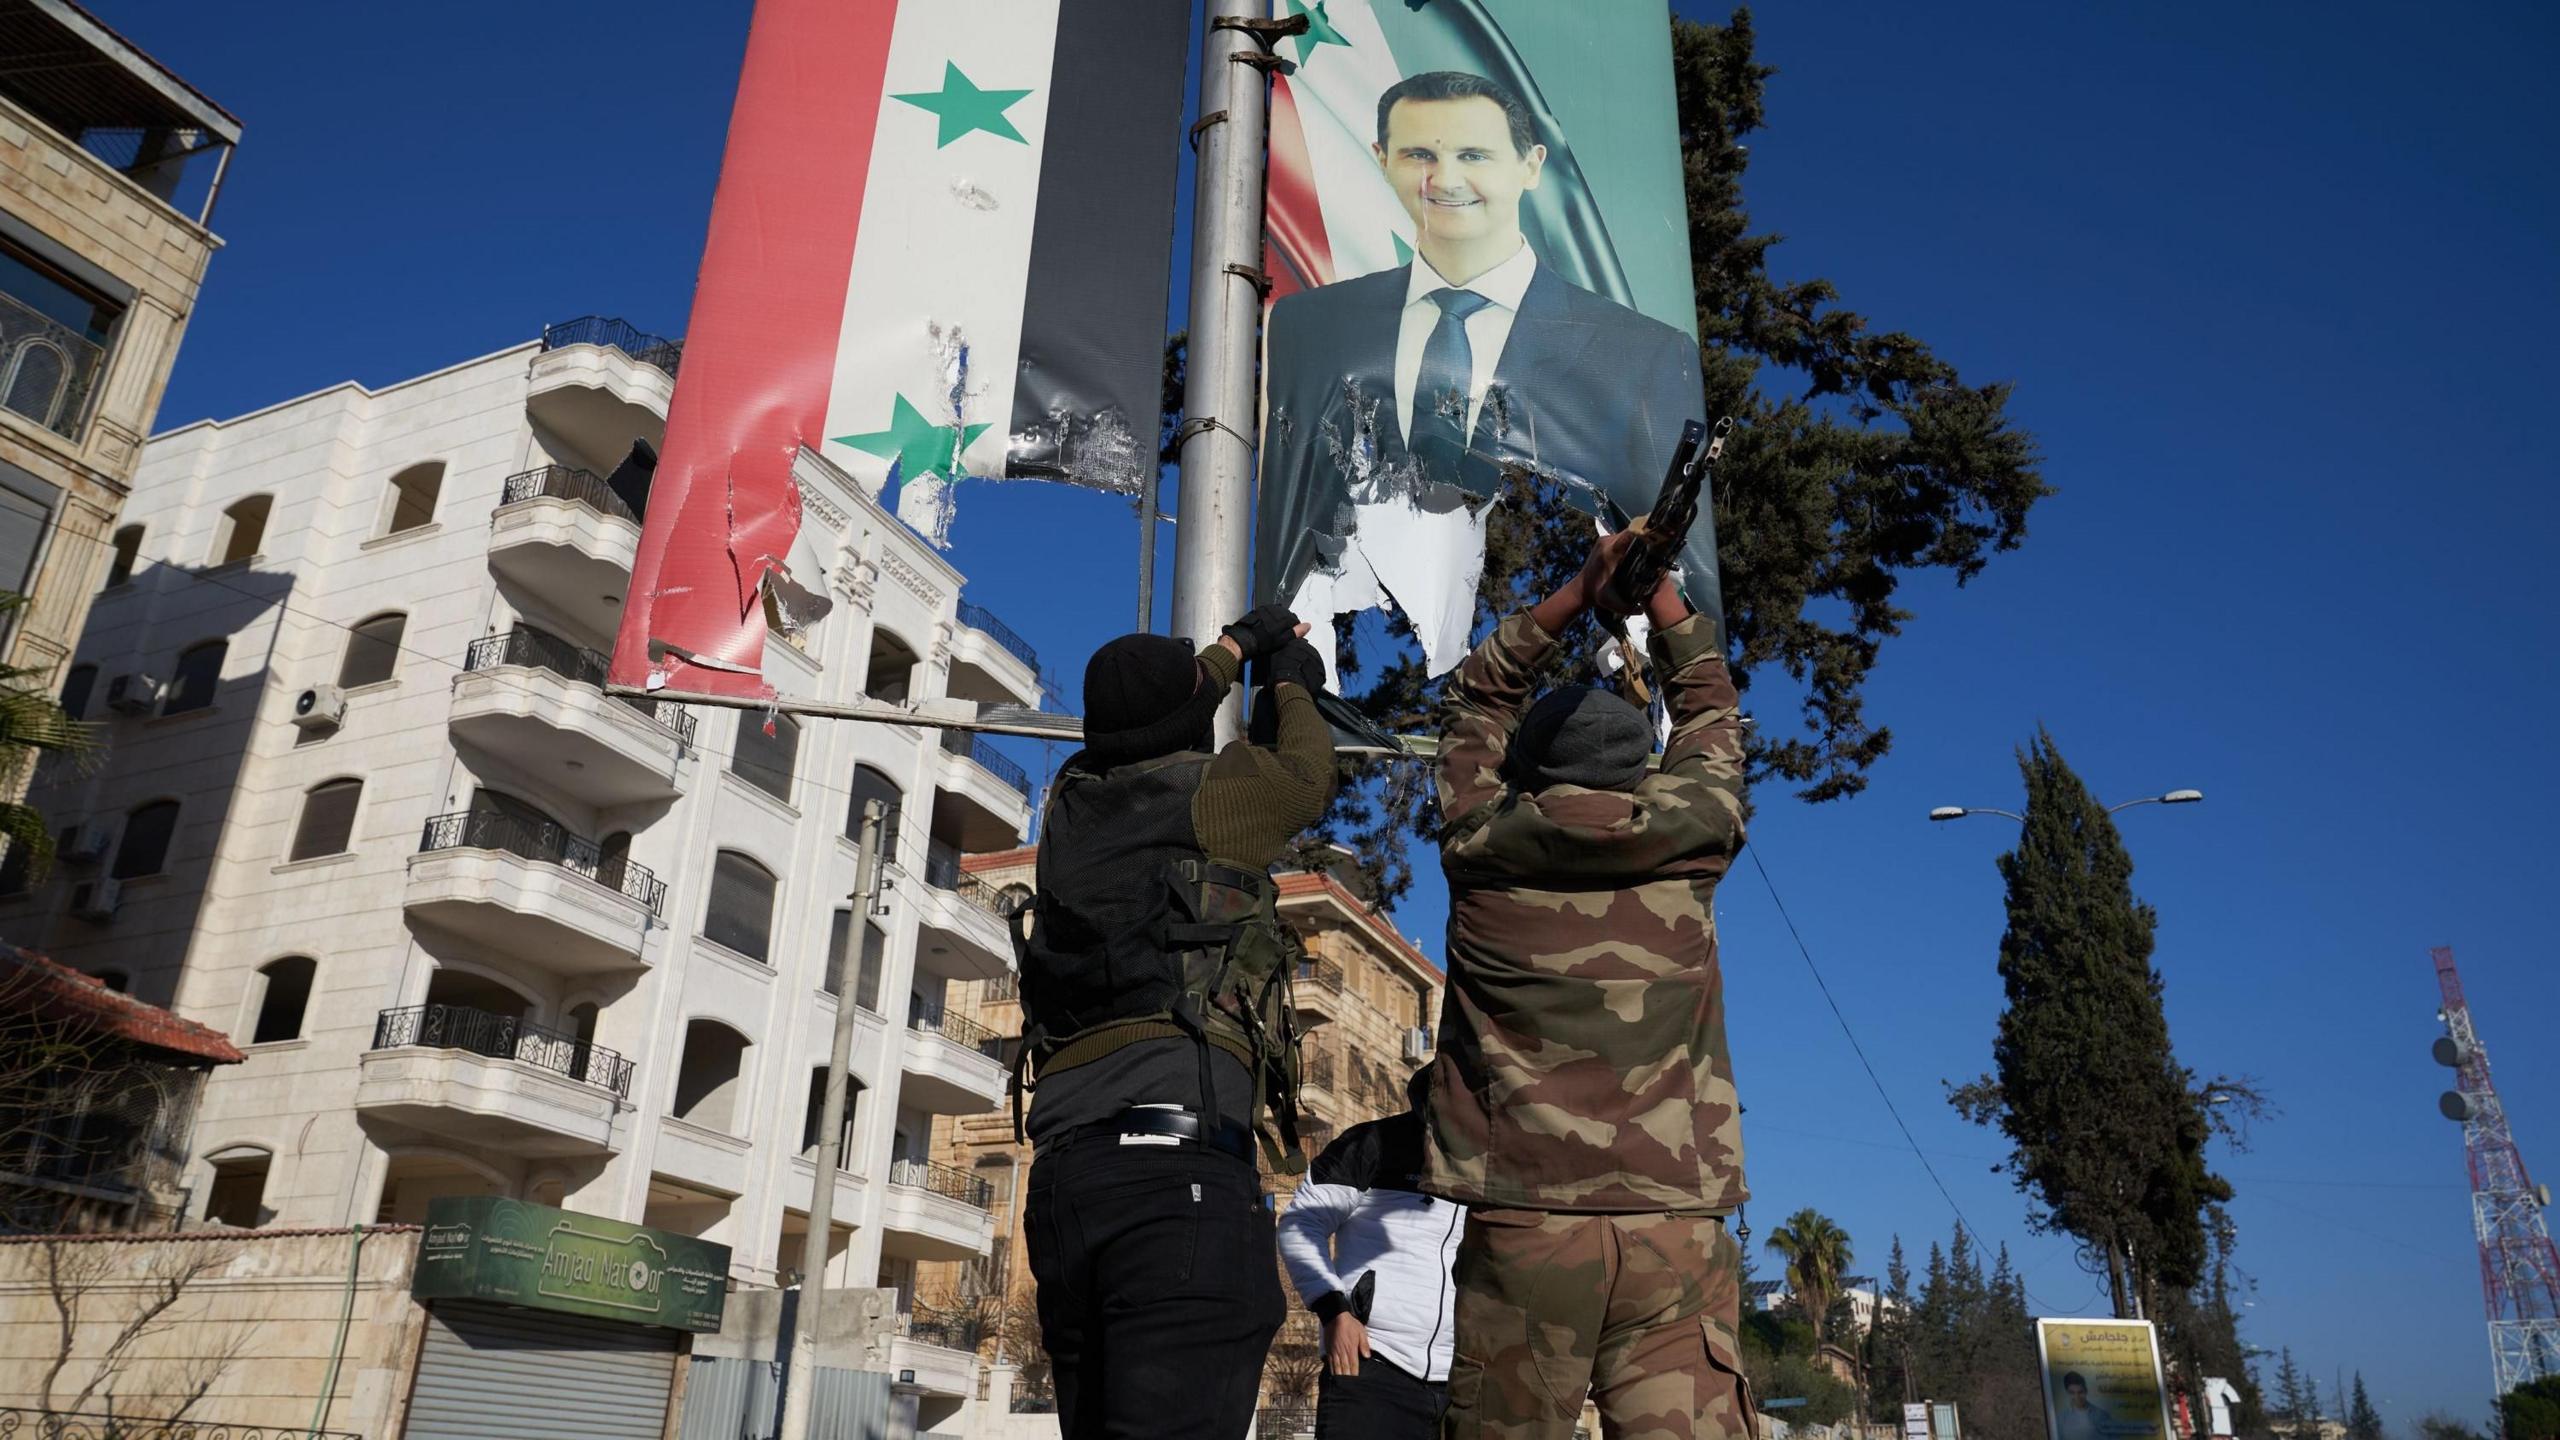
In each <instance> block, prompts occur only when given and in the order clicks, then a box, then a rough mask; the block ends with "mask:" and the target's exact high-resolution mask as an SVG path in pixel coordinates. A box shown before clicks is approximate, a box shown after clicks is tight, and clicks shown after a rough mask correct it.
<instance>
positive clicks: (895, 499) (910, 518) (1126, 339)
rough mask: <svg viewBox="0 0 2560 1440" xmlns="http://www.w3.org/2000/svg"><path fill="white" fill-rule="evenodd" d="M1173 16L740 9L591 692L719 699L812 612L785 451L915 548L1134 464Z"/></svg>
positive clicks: (1159, 4)
mask: <svg viewBox="0 0 2560 1440" xmlns="http://www.w3.org/2000/svg"><path fill="white" fill-rule="evenodd" d="M1189 34H1190V7H1189V5H1188V4H1187V3H1186V0H898V3H885V0H884V3H867V4H844V3H841V0H758V3H757V5H756V8H755V18H754V21H753V24H752V27H751V28H750V30H749V32H748V37H747V51H746V60H745V64H744V66H743V68H742V69H741V71H740V73H739V77H738V98H737V102H736V105H735V107H734V109H733V111H732V113H731V116H730V122H729V139H728V146H727V149H726V150H725V151H724V153H723V156H722V159H721V169H720V183H719V189H718V191H717V193H716V194H715V195H714V197H713V200H712V208H711V228H710V233H709V235H708V237H707V238H706V240H705V242H704V245H703V252H702V268H701V272H700V278H699V281H698V282H697V287H696V290H695V295H694V303H693V314H692V319H691V322H690V324H689V326H688V329H687V333H686V335H685V348H684V360H683V368H682V370H681V372H680V373H679V375H678V377H677V381H676V388H675V397H674V400H673V402H672V405H671V407H670V410H669V413H668V416H667V434H666V445H665V447H664V453H663V455H662V456H661V458H660V460H659V463H658V467H657V474H656V478H655V480H654V482H653V485H652V490H651V494H650V498H649V506H648V519H647V524H646V525H645V526H644V528H643V530H642V533H641V539H640V550H639V557H638V560H637V563H636V564H635V565H634V566H633V570H632V585H631V589H630V594H629V599H628V601H627V602H626V607H625V611H624V615H623V622H622V628H621V633H620V635H619V637H618V638H617V639H616V641H615V645H614V653H613V668H612V676H611V678H612V679H613V681H614V682H615V683H617V684H625V685H638V684H644V683H651V682H652V681H654V682H655V683H658V684H665V685H672V686H674V687H676V688H678V689H688V690H701V691H709V692H712V693H715V694H725V695H734V696H738V697H741V698H749V699H753V698H761V697H763V696H764V695H766V694H767V693H769V692H768V691H767V690H766V688H765V686H764V682H763V679H762V674H761V671H762V661H763V654H764V640H765V632H766V628H767V625H768V623H772V624H779V625H782V626H784V627H787V628H788V627H797V626H802V625H807V624H811V623H815V621H816V619H817V618H818V617H819V616H820V615H822V614H824V613H825V610H826V608H827V606H828V605H829V603H830V602H829V600H828V599H827V586H826V581H825V578H824V575H823V574H822V573H821V572H823V571H826V570H829V569H831V568H832V567H833V566H834V564H835V563H836V561H837V560H838V559H839V557H837V556H835V555H831V554H826V555H822V554H816V553H814V547H813V546H812V545H811V544H810V543H809V542H807V541H806V540H805V538H804V537H802V535H801V534H800V497H799V493H798V488H797V485H796V483H795V482H794V481H793V479H792V469H793V466H794V465H795V464H796V463H799V462H800V459H801V456H802V454H803V452H807V453H810V454H814V455H816V456H818V457H819V458H821V459H822V460H824V461H825V462H826V463H828V464H830V465H833V466H834V467H836V468H837V469H838V470H841V471H843V472H845V473H846V474H848V475H849V476H851V477H852V478H853V480H854V481H855V482H856V484H857V486H858V487H859V488H863V489H867V490H868V491H869V492H870V493H872V494H873V495H875V496H877V497H878V498H879V500H880V502H881V504H882V505H883V506H884V507H886V508H887V509H889V510H890V511H891V512H892V513H894V514H895V515H896V516H897V517H898V518H899V519H900V520H902V521H904V522H905V523H906V524H907V525H909V526H910V527H912V528H913V529H915V530H917V531H918V532H919V533H921V534H923V535H924V536H926V538H928V539H929V540H932V541H934V542H935V543H937V544H940V543H943V542H944V541H945V540H946V539H947V537H948V535H949V532H950V528H951V523H952V516H953V491H954V489H955V487H957V486H959V485H961V484H962V483H963V482H964V481H966V480H969V479H975V478H1000V477H1013V478H1029V479H1043V480H1054V481H1066V482H1072V483H1077V484H1083V485H1089V486H1093V487H1095V488H1099V489H1105V490H1125V491H1131V492H1134V490H1135V489H1136V487H1137V485H1138V483H1139V481H1140V480H1141V479H1142V478H1143V477H1144V475H1145V474H1146V472H1147V469H1148V467H1151V466H1153V465H1154V463H1155V450H1156V430H1157V425H1158V407H1159V404H1160V399H1161V384H1162V371H1163V349H1164V324H1163V321H1164V302H1165V291H1166V283H1167V277H1168V275H1169V274H1170V270H1171V255H1172V222H1173V194H1174V180H1175V174H1176V162H1177V159H1178V155H1179V147H1180V144H1181V128H1182V127H1181V124H1180V118H1181V113H1182V78H1183V57H1184V52H1185V49H1186V47H1187V45H1188V40H1189Z"/></svg>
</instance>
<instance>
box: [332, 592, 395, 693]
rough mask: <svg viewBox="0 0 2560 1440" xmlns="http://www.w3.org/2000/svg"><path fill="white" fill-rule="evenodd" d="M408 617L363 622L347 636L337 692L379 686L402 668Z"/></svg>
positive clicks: (339, 669) (383, 618)
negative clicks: (402, 648) (402, 649)
mask: <svg viewBox="0 0 2560 1440" xmlns="http://www.w3.org/2000/svg"><path fill="white" fill-rule="evenodd" d="M408 628H409V617H408V616H406V615H402V614H400V613H398V612H397V611H394V612H393V613H391V614H389V615H376V616H374V617H373V618H372V619H370V620H367V621H364V622H362V623H361V624H359V625H357V626H356V627H355V629H354V630H353V631H352V632H350V633H349V634H348V636H347V654H346V658H345V659H342V660H340V661H339V662H338V688H339V689H342V690H353V689H354V688H356V687H357V686H359V685H378V684H380V683H381V682H383V681H385V680H388V679H390V678H391V672H392V671H394V670H396V669H398V668H399V666H400V637H401V635H403V634H404V633H406V632H407V630H408Z"/></svg>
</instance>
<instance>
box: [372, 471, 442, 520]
mask: <svg viewBox="0 0 2560 1440" xmlns="http://www.w3.org/2000/svg"><path fill="white" fill-rule="evenodd" d="M443 489H444V462H443V461H441V460H430V461H428V462H427V463H425V464H423V465H412V466H410V467H409V468H408V469H406V470H403V471H401V472H400V473H399V474H397V475H394V476H392V477H391V485H390V490H389V493H388V494H386V495H384V496H383V501H382V503H383V508H384V509H386V510H388V511H389V512H390V514H388V515H387V516H385V517H384V519H383V523H382V533H383V534H385V535H397V534H400V533H401V532H403V531H407V530H418V529H423V528H425V526H426V525H427V524H428V523H429V522H431V521H433V520H434V519H435V518H436V496H437V494H439V493H440V492H441V491H443Z"/></svg>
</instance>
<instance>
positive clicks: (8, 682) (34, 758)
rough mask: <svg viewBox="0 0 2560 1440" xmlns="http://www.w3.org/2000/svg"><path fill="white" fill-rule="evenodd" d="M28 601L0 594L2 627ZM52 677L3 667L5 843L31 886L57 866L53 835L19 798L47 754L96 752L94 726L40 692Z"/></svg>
mask: <svg viewBox="0 0 2560 1440" xmlns="http://www.w3.org/2000/svg"><path fill="white" fill-rule="evenodd" d="M26 603H27V597H25V596H23V595H11V594H8V593H6V592H0V629H4V628H5V627H6V626H7V624H8V619H9V617H10V616H11V615H13V614H15V613H17V612H18V611H19V610H21V609H24V608H25V607H26ZM47 678H49V677H47V676H46V675H45V674H44V673H43V672H41V671H38V670H33V669H30V668H28V667H26V666H23V665H6V664H0V842H5V847H6V848H7V849H8V850H13V851H14V850H20V849H23V850H24V851H25V852H26V856H27V880H28V883H30V884H33V883H34V882H36V881H39V880H42V879H43V878H44V877H45V872H46V871H47V870H49V869H51V868H52V866H53V834H52V832H51V831H50V830H48V829H47V828H46V827H45V823H44V817H43V816H42V815H39V814H37V813H36V810H35V807H34V806H32V805H28V804H26V803H25V802H24V801H22V800H20V799H19V798H18V797H19V796H22V795H24V794H26V792H27V785H28V782H30V781H31V780H33V779H34V778H35V768H36V763H37V762H38V761H39V760H41V759H42V758H43V757H44V756H45V755H47V754H63V755H69V756H72V757H73V758H75V759H76V760H78V761H80V762H82V763H83V764H85V763H87V762H88V761H89V760H90V759H91V758H92V757H93V756H94V754H95V753H96V742H95V741H94V740H92V739H91V738H90V735H89V727H88V726H86V725H83V724H81V723H80V722H79V721H77V720H74V719H72V718H71V717H70V716H69V715H67V714H65V713H63V709H62V702H61V701H60V700H58V699H56V698H55V697H54V696H53V694H52V693H51V692H49V691H46V690H41V689H37V688H36V685H38V684H42V683H43V682H44V681H45V680H46V679H47ZM29 682H35V683H34V684H30V683H29Z"/></svg>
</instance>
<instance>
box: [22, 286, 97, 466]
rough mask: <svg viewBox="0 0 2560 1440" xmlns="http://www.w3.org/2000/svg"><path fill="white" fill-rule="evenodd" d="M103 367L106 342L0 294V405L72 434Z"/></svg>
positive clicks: (74, 435)
mask: <svg viewBox="0 0 2560 1440" xmlns="http://www.w3.org/2000/svg"><path fill="white" fill-rule="evenodd" d="M106 368H107V347H105V346H104V345H101V344H99V343H98V342H97V341H95V340H92V339H90V338H89V337H88V336H86V335H83V334H81V333H80V332H79V331H77V330H74V329H72V328H71V327H70V326H68V325H65V324H63V323H62V322H61V321H59V320H56V319H54V318H53V317H51V316H49V315H46V314H45V313H44V312H43V311H40V310H37V309H35V308H34V307H33V306H30V305H25V304H22V303H20V302H19V301H18V299H17V298H16V297H15V296H11V295H0V409H5V410H7V411H9V412H10V413H12V414H14V415H19V416H23V417H25V418H26V419H29V420H32V421H34V422H35V423H37V424H38V425H41V426H43V427H44V428H46V429H47V430H50V431H52V432H53V433H54V434H56V435H59V436H61V437H63V438H64V439H66V440H77V439H79V438H80V428H81V425H82V423H83V422H84V421H86V420H87V419H88V418H89V394H90V392H91V391H93V390H95V389H96V388H97V385H98V377H99V376H100V375H103V374H105V373H106Z"/></svg>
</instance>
